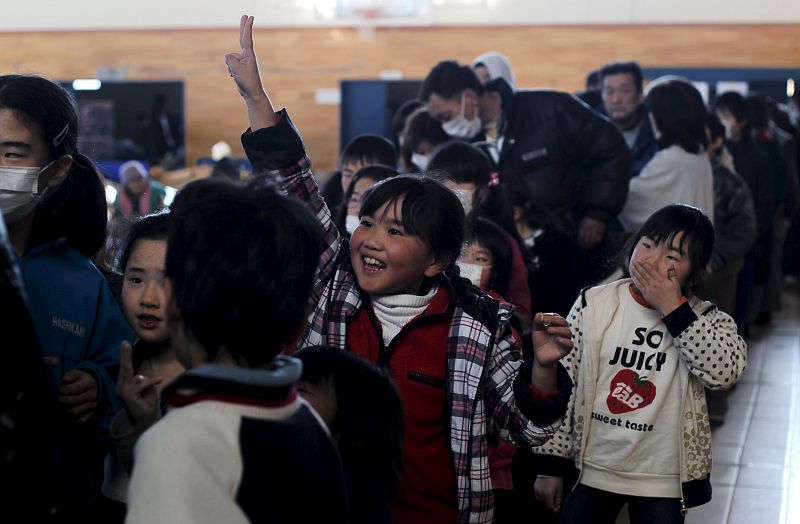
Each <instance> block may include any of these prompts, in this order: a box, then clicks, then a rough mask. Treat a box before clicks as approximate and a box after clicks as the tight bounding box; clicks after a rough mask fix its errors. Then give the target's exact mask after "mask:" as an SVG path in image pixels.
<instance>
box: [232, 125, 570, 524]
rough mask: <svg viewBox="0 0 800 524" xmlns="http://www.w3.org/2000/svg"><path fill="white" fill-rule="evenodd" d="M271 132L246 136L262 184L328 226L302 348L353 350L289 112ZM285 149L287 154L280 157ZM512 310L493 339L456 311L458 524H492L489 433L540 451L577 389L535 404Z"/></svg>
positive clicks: (348, 312)
mask: <svg viewBox="0 0 800 524" xmlns="http://www.w3.org/2000/svg"><path fill="white" fill-rule="evenodd" d="M280 115H281V122H280V123H279V124H277V125H276V126H274V127H272V128H267V129H260V130H258V131H256V132H253V133H245V134H244V135H243V136H242V143H243V144H244V146H245V151H246V152H247V154H248V157H250V160H251V162H252V163H253V165H254V167H255V169H256V171H257V172H259V171H261V173H260V174H259V175H257V178H258V180H267V179H271V180H276V179H277V180H279V181H280V184H281V185H282V187H283V188H284V189H285V190H286V191H287V192H288V193H289V194H290V195H293V196H295V197H297V198H299V199H301V200H304V201H306V202H308V203H309V204H310V205H311V207H312V209H313V211H314V212H315V213H316V215H317V218H318V219H319V221H320V223H321V224H322V226H323V228H324V231H325V236H324V251H323V253H322V256H321V258H320V264H319V267H318V269H317V274H316V278H315V283H314V287H313V290H312V296H311V301H312V304H313V305H314V310H313V312H312V313H311V315H310V317H309V325H308V328H307V330H306V332H305V334H304V336H303V338H302V341H301V343H300V346H301V347H305V346H309V345H315V344H327V345H332V346H335V347H339V348H342V349H344V348H346V345H345V337H346V326H347V320H348V319H349V318H351V317H352V316H353V315H355V313H356V312H357V311H358V310H359V309H360V308H361V307H362V305H363V302H362V299H361V297H360V293H359V289H358V284H357V282H356V279H355V275H354V273H353V271H352V268H351V266H350V257H349V253H347V252H345V253H343V250H346V249H347V247H346V246H347V244H346V243H342V242H341V241H340V238H339V233H338V231H337V229H336V227H335V226H334V224H333V222H332V220H331V215H330V212H329V210H328V208H327V206H326V205H325V201H324V200H323V199H322V197H321V196H320V194H319V191H318V188H317V185H316V183H315V181H314V178H313V175H312V173H311V169H310V167H311V164H310V160H309V159H308V157H307V156H305V153H304V149H303V145H302V140H301V139H300V137H299V134H297V131H296V130H295V128H294V126H293V125H292V124H291V121H290V120H289V118H288V116H287V115H286V113H285V111H283V112H281V113H280ZM280 148H283V150H279V149H280ZM510 316H511V309H510V306H508V305H507V304H500V307H499V309H498V311H497V322H496V324H497V325H496V330H495V331H494V334H493V332H492V330H491V328H489V327H487V325H486V324H487V323H486V322H481V321H480V320H479V319H477V318H475V317H473V316H472V315H470V314H469V313H468V312H467V310H466V309H465V307H463V305H461V304H457V305H456V307H455V309H454V312H453V317H452V320H451V322H450V328H449V335H448V348H447V383H448V391H447V398H448V400H449V406H448V412H449V417H450V451H451V454H452V458H453V462H454V466H455V471H456V476H457V485H458V522H459V523H467V522H480V523H483V522H486V523H488V522H492V520H493V508H494V502H493V497H492V483H491V479H490V475H489V459H488V442H487V437H488V435H489V434H490V433H493V434H495V435H497V436H498V437H499V438H502V439H504V440H508V441H512V442H514V443H516V444H518V445H520V446H525V447H530V446H537V445H540V444H542V443H543V442H545V441H546V440H547V439H549V438H551V437H552V436H553V434H554V433H555V431H556V430H557V429H558V427H559V426H560V425H561V421H562V418H563V415H564V413H565V410H566V401H567V399H568V398H569V394H570V391H571V388H572V383H571V382H570V380H569V377H568V376H567V375H566V372H565V370H564V369H563V368H561V367H559V376H558V382H559V387H560V391H559V395H558V396H557V398H556V399H555V400H553V401H549V402H544V401H541V400H536V399H534V397H533V395H532V394H531V391H530V388H529V387H528V384H529V381H530V373H531V363H530V362H525V361H523V360H522V356H521V352H520V349H519V347H518V346H517V344H516V342H515V340H514V338H513V336H512V334H511V329H510V327H509V324H508V322H509V318H510Z"/></svg>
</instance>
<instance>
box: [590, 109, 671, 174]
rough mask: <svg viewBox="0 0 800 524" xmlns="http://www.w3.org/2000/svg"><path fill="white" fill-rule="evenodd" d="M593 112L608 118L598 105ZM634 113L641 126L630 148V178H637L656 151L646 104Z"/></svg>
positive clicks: (604, 110)
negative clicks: (637, 116)
mask: <svg viewBox="0 0 800 524" xmlns="http://www.w3.org/2000/svg"><path fill="white" fill-rule="evenodd" d="M595 111H597V112H598V113H600V114H601V115H603V116H606V117H608V114H607V113H606V108H605V106H602V105H600V106H598V107H596V108H595ZM636 112H637V113H638V114H639V121H640V122H641V123H642V125H640V126H639V131H638V132H637V133H636V140H635V141H634V143H633V147H632V148H631V178H633V177H635V176H639V173H641V172H642V169H644V166H646V165H647V163H648V162H650V159H651V158H653V155H655V154H656V151H657V150H658V148H657V146H656V137H655V135H654V134H653V126H651V125H650V110H649V109H647V105H646V104H639V107H638V108H637V109H636Z"/></svg>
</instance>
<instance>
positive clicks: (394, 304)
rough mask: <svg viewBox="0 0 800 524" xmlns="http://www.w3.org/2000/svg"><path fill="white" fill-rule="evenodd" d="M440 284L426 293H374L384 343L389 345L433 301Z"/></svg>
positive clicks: (376, 312)
mask: <svg viewBox="0 0 800 524" xmlns="http://www.w3.org/2000/svg"><path fill="white" fill-rule="evenodd" d="M438 290H439V286H438V284H437V285H434V286H433V287H432V288H431V290H430V291H428V293H427V294H425V295H373V296H372V306H373V311H375V317H377V319H378V321H379V322H380V323H381V330H382V332H383V344H384V345H385V346H388V345H389V343H390V342H391V341H392V339H393V338H394V337H395V336H397V334H398V333H400V330H401V329H403V326H405V325H406V324H408V323H409V322H410V321H411V319H413V318H415V317H417V316H419V315H421V314H422V312H423V311H425V308H427V307H428V305H429V304H430V303H431V301H433V297H434V295H436V292H437V291H438Z"/></svg>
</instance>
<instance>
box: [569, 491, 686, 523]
mask: <svg viewBox="0 0 800 524" xmlns="http://www.w3.org/2000/svg"><path fill="white" fill-rule="evenodd" d="M626 503H627V504H628V515H629V517H630V522H631V524H683V521H684V516H683V515H681V501H680V499H677V498H653V497H634V496H631V495H620V494H618V493H611V492H609V491H603V490H600V489H596V488H590V487H589V486H584V485H583V484H578V485H577V486H575V489H573V490H572V491H569V492H568V493H567V496H566V500H565V501H564V505H563V508H562V509H561V524H588V523H591V524H614V522H615V521H616V520H617V515H618V514H619V512H620V510H621V509H622V506H624V505H625V504H626Z"/></svg>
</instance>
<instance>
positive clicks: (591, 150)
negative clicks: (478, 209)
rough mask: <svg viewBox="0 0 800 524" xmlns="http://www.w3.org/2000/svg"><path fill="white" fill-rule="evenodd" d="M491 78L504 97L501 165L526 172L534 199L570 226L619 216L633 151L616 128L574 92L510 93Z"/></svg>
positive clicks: (501, 167)
mask: <svg viewBox="0 0 800 524" xmlns="http://www.w3.org/2000/svg"><path fill="white" fill-rule="evenodd" d="M491 84H492V83H490V85H487V89H494V90H496V91H497V92H499V93H500V95H501V97H502V100H503V121H502V123H501V130H500V133H501V134H502V135H503V136H504V141H503V144H502V146H503V147H502V150H501V151H500V158H499V162H498V167H499V169H500V170H501V171H508V172H515V173H518V174H521V175H523V176H524V177H526V179H527V181H528V185H529V187H530V190H531V193H532V199H533V203H534V204H537V205H540V206H543V207H545V208H547V209H549V210H550V211H552V212H553V214H554V215H555V216H556V217H558V221H559V223H560V224H559V225H561V226H562V227H566V228H568V230H571V231H575V228H576V225H577V223H578V222H579V221H580V219H581V218H583V217H592V218H595V219H598V220H600V221H602V222H606V223H607V222H608V221H610V220H611V219H613V218H614V217H616V216H617V213H619V211H620V210H621V209H622V206H623V205H624V204H625V198H626V197H627V195H628V179H629V177H630V175H629V173H630V152H629V151H628V146H627V145H626V144H625V140H624V138H623V137H622V134H621V133H620V132H619V131H618V130H617V128H616V127H615V126H614V125H613V124H612V123H611V122H610V121H608V120H607V119H606V118H603V117H602V116H599V115H597V114H596V113H595V112H594V111H592V110H591V109H589V107H588V106H586V105H585V104H583V103H582V102H581V101H579V100H578V99H577V98H575V97H574V96H572V95H570V94H567V93H561V92H557V91H549V90H526V91H517V92H516V93H511V92H510V91H509V90H506V89H504V87H505V86H504V84H503V83H500V84H498V85H497V86H492V85H491Z"/></svg>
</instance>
